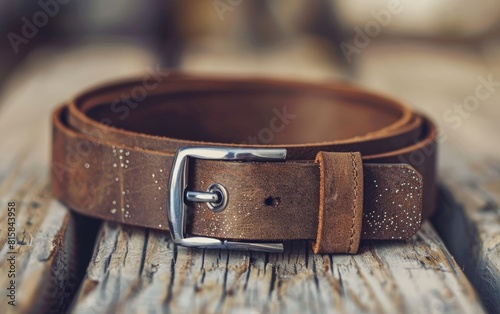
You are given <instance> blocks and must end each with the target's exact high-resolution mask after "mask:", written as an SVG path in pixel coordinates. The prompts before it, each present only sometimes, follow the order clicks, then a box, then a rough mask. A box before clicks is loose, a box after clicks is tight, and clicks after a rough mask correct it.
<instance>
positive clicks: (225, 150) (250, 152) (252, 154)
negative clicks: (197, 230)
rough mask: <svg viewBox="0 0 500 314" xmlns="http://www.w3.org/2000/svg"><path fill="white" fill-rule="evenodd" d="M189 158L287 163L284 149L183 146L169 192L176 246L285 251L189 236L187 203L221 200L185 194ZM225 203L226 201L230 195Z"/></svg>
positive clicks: (271, 246) (216, 195)
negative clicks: (278, 161) (283, 161)
mask: <svg viewBox="0 0 500 314" xmlns="http://www.w3.org/2000/svg"><path fill="white" fill-rule="evenodd" d="M189 157H192V158H199V159H210V160H235V161H272V160H285V159H286V149H281V148H276V149H275V148H234V147H211V146H201V147H183V148H180V149H179V150H178V151H177V154H176V155H175V158H174V162H173V165H172V170H171V173H170V189H169V191H168V200H167V202H168V204H167V205H168V206H167V208H168V209H167V211H168V224H169V228H170V233H171V235H172V241H174V243H175V244H177V245H182V246H187V247H195V248H209V249H230V250H252V251H264V252H283V244H282V243H258V242H236V241H227V240H220V239H215V238H208V237H187V236H186V235H185V228H186V220H185V217H186V215H185V214H186V209H187V205H186V203H185V201H186V200H190V201H196V202H207V203H214V202H215V201H217V200H218V198H219V197H220V191H219V193H214V192H210V191H209V192H197V191H186V187H187V179H188V169H187V160H188V158H189ZM224 196H225V197H226V199H225V201H226V202H227V197H228V196H227V195H224Z"/></svg>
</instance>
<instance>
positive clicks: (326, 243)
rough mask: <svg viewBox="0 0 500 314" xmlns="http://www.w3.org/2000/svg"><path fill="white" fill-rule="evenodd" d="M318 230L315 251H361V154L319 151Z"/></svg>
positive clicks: (317, 157)
mask: <svg viewBox="0 0 500 314" xmlns="http://www.w3.org/2000/svg"><path fill="white" fill-rule="evenodd" d="M315 162H316V163H317V164H318V165H319V168H320V193H319V197H320V201H319V211H318V212H319V217H318V231H317V236H316V241H314V243H313V252H314V253H316V254H317V253H349V254H355V253H356V252H357V251H358V247H359V241H360V239H361V227H362V219H363V162H362V160H361V154H360V153H357V152H352V153H328V152H319V153H318V154H317V155H316V160H315Z"/></svg>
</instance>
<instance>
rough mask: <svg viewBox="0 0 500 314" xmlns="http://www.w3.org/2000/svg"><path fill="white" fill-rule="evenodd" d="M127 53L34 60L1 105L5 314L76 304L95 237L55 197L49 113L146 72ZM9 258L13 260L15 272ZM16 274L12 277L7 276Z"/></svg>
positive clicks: (107, 49) (0, 305)
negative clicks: (87, 91) (89, 90)
mask: <svg viewBox="0 0 500 314" xmlns="http://www.w3.org/2000/svg"><path fill="white" fill-rule="evenodd" d="M126 48H127V47H125V46H123V47H120V46H116V47H111V46H100V47H87V48H83V49H74V50H71V51H67V52H58V53H51V51H45V52H41V53H39V54H37V55H35V56H32V57H31V59H30V60H29V61H28V63H27V64H25V65H24V66H23V67H22V68H20V69H19V70H18V71H17V72H16V73H15V74H14V76H13V77H12V78H10V79H9V81H8V82H7V86H5V88H4V90H5V93H4V95H3V97H2V100H1V101H0V110H1V111H0V143H1V146H0V202H1V204H0V274H2V275H1V276H0V287H1V289H2V295H1V297H0V299H1V302H0V312H1V313H11V312H16V313H26V312H56V313H58V312H62V311H64V310H65V309H66V308H67V307H68V306H69V304H70V302H71V301H72V299H73V296H74V294H75V291H76V289H77V288H78V286H79V281H80V280H81V278H82V276H83V272H82V270H83V271H84V270H85V267H86V263H87V260H88V259H89V258H90V253H91V252H90V253H88V252H87V253H86V251H88V249H87V250H85V248H84V247H81V246H83V245H92V242H91V243H86V241H87V240H90V241H92V236H94V237H95V235H96V231H97V230H96V228H95V227H93V226H92V225H91V224H90V225H89V224H87V223H88V221H87V220H84V219H82V218H81V217H77V216H75V215H70V214H69V212H68V210H67V209H66V208H65V207H63V206H62V205H61V204H60V203H58V202H57V201H56V200H54V199H53V198H52V195H51V188H50V182H49V152H50V116H51V111H52V109H53V108H54V107H55V106H57V105H59V104H60V103H61V102H62V101H64V100H66V99H68V98H70V97H72V96H73V95H74V94H75V93H77V92H79V91H80V90H81V89H82V88H85V87H87V86H90V85H93V84H95V83H96V82H97V81H101V80H106V79H110V78H113V77H122V76H124V75H131V74H133V73H138V72H142V71H144V70H145V67H146V65H147V64H148V62H151V61H152V60H153V59H152V58H151V57H150V56H149V55H148V54H147V53H145V52H142V51H141V50H138V49H135V48H130V47H129V48H128V49H126ZM117 55H119V57H117ZM111 56H113V57H112V58H111ZM9 203H15V206H8V204H9ZM9 207H10V208H15V214H16V215H15V222H13V226H15V228H16V232H15V237H14V238H13V239H12V240H13V241H14V245H13V246H14V247H13V248H11V247H10V243H9V241H8V237H9V234H8V233H9V229H8V222H9V221H8V218H13V217H12V216H11V217H9V210H8V208H9ZM82 223H85V224H84V225H83V224H82ZM12 251H14V252H16V254H13V253H10V252H12ZM86 254H87V255H88V256H85V255H86ZM11 256H15V264H13V265H14V266H15V272H14V268H12V267H11V262H10V260H9V258H10V259H12V257H11ZM11 269H12V270H13V272H12V274H15V278H14V277H11V278H9V277H8V274H9V270H11ZM10 280H15V283H14V284H13V287H14V288H15V296H16V302H15V304H16V306H15V307H14V306H11V305H9V304H8V301H9V300H10V299H8V298H7V297H6V296H7V294H8V293H10V291H8V290H6V289H8V287H10V286H11V282H10Z"/></svg>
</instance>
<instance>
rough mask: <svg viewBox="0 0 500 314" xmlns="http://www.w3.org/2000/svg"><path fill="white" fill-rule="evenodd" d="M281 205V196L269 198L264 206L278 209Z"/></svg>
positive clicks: (265, 200)
mask: <svg viewBox="0 0 500 314" xmlns="http://www.w3.org/2000/svg"><path fill="white" fill-rule="evenodd" d="M280 203H281V197H279V196H268V197H266V198H265V199H264V204H266V205H267V206H272V207H278V205H279V204H280Z"/></svg>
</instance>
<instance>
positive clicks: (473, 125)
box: [359, 42, 500, 313]
mask: <svg viewBox="0 0 500 314" xmlns="http://www.w3.org/2000/svg"><path fill="white" fill-rule="evenodd" d="M395 52H397V56H398V57H397V58H394V53H395ZM363 57H364V59H363V60H362V66H360V67H359V68H360V69H361V70H360V71H359V77H360V80H361V81H362V82H363V83H364V84H365V85H368V86H370V87H372V88H375V89H378V90H384V91H386V92H388V93H390V94H393V95H396V96H398V97H399V98H402V99H405V100H407V101H409V102H411V103H412V104H413V106H414V107H415V108H418V109H419V110H421V111H424V112H426V113H427V114H428V115H430V116H432V117H433V119H434V120H435V121H436V122H437V124H438V125H439V127H440V131H441V132H442V134H443V137H442V139H441V142H440V163H439V165H440V167H439V168H440V171H439V180H440V184H441V188H440V193H439V194H440V197H439V208H440V211H439V212H438V214H437V215H436V217H435V218H434V219H433V222H434V224H435V226H436V228H437V230H438V233H439V234H440V235H441V236H442V238H443V240H444V242H445V244H446V246H447V247H448V249H449V250H450V251H451V253H452V254H453V256H454V257H455V259H456V260H457V262H458V264H459V265H460V267H461V268H462V269H463V270H464V272H465V274H466V275H467V276H468V278H469V279H470V281H471V282H472V283H473V285H474V286H475V288H476V289H477V291H478V293H479V294H480V296H481V298H482V300H483V303H484V306H485V307H486V309H487V310H488V311H489V312H490V313H499V312H500V146H499V145H498V135H499V134H500V124H499V121H500V106H499V103H500V84H499V82H500V45H499V44H498V43H486V44H482V45H481V46H476V47H471V48H470V49H463V50H457V47H446V48H444V47H443V48H439V49H438V48H436V47H434V46H429V45H425V44H422V43H421V44H414V43H403V44H401V43H399V44H396V43H390V42H387V43H381V44H378V45H374V46H373V47H371V49H370V50H369V51H368V52H367V53H366V55H364V56H363ZM377 73H384V75H383V76H382V77H381V76H379V75H377ZM480 77H482V78H488V77H491V79H492V81H494V82H496V84H497V86H496V87H493V89H492V91H491V93H490V96H489V97H486V98H485V99H483V100H481V101H480V102H479V106H478V107H477V109H475V110H470V111H467V112H466V114H467V115H465V116H464V118H463V119H462V120H461V123H460V125H458V123H456V122H453V123H451V122H450V121H449V119H447V117H446V116H445V113H446V112H447V111H448V110H450V109H452V108H453V106H454V105H455V104H463V103H464V100H465V99H467V98H468V97H471V96H474V95H475V91H476V88H477V86H478V85H480V84H481V83H480V80H479V78H480ZM422 91H425V92H422Z"/></svg>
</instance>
